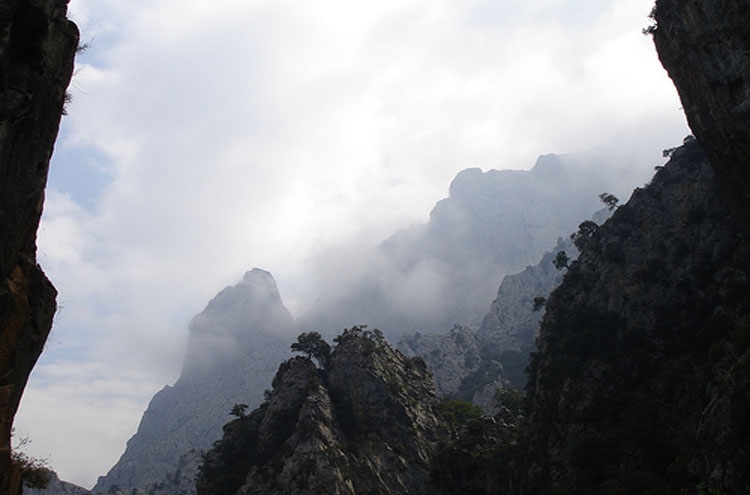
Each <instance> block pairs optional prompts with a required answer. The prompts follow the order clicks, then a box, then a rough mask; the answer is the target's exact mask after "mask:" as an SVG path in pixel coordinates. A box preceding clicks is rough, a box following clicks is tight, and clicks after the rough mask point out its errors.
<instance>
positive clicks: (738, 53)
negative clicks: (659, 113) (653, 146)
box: [651, 0, 750, 236]
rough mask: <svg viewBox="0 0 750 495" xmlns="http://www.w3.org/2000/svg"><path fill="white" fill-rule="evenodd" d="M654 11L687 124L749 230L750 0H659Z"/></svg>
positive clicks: (661, 50)
mask: <svg viewBox="0 0 750 495" xmlns="http://www.w3.org/2000/svg"><path fill="white" fill-rule="evenodd" d="M653 17H654V20H655V21H656V25H655V26H654V28H652V29H651V30H652V31H653V36H654V42H655V44H656V47H657V50H658V52H659V58H660V59H661V62H662V64H663V65H664V68H665V69H667V72H668V73H669V76H670V77H671V78H672V80H673V81H674V83H675V86H676V87H677V91H678V93H679V94H680V99H681V100H682V105H683V109H684V111H685V115H686V116H687V119H688V122H689V123H690V128H691V129H692V131H693V134H695V136H696V137H697V138H698V140H699V141H700V142H701V144H702V145H703V148H704V149H705V150H706V154H707V155H708V157H709V160H710V162H711V165H712V166H713V167H714V168H715V169H716V176H717V178H718V180H719V182H720V184H721V186H722V189H723V191H724V193H725V194H726V196H727V199H728V202H729V205H730V206H731V207H732V211H733V212H734V215H735V216H736V217H737V220H738V221H739V222H740V224H741V225H742V227H743V230H744V232H745V235H746V236H750V206H749V205H750V164H748V157H749V156H750V56H748V54H749V53H750V23H749V22H748V19H750V2H748V1H746V0H734V1H720V2H718V1H708V0H658V1H657V2H656V7H655V9H654V12H653Z"/></svg>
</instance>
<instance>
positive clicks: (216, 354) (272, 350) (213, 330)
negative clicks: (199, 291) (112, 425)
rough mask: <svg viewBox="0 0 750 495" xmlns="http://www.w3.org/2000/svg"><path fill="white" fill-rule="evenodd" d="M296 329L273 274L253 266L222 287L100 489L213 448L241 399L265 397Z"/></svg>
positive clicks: (135, 480)
mask: <svg viewBox="0 0 750 495" xmlns="http://www.w3.org/2000/svg"><path fill="white" fill-rule="evenodd" d="M295 335H296V334H295V330H294V321H293V320H292V317H291V316H290V314H289V312H288V311H287V310H286V308H284V306H283V304H282V303H281V298H280V296H279V292H278V290H277V288H276V283H275V281H274V280H273V277H272V276H271V274H270V273H268V272H266V271H264V270H259V269H257V268H256V269H253V270H251V271H249V272H247V273H245V276H244V277H243V279H242V280H241V281H240V282H239V283H238V284H237V285H234V286H232V287H227V288H226V289H224V290H222V291H221V292H219V294H217V295H216V297H214V298H213V299H212V300H211V301H210V302H209V303H208V305H207V306H206V308H205V309H204V310H203V311H202V312H201V313H200V314H199V315H197V316H196V317H195V318H194V319H193V321H192V323H191V324H190V340H189V344H188V350H187V354H186V356H185V364H184V365H183V368H182V373H181V374H180V378H179V379H178V380H177V382H176V383H175V384H174V385H173V386H166V387H164V388H163V389H162V390H161V391H160V392H159V393H157V394H156V395H155V396H154V397H153V399H151V403H150V404H149V407H148V409H147V410H146V412H145V413H144V414H143V419H142V420H141V423H140V426H139V427H138V432H137V433H136V434H135V435H134V436H133V437H132V438H131V439H130V440H129V441H128V445H127V448H126V450H125V453H124V454H123V455H122V457H121V458H120V460H119V461H118V463H117V464H116V465H115V466H114V467H113V468H112V469H111V470H110V471H109V473H107V476H106V477H102V478H100V479H99V481H98V482H97V484H96V486H95V487H94V491H97V492H104V491H107V490H109V489H110V488H111V487H112V486H119V487H128V488H135V487H139V488H140V487H144V486H146V485H148V484H149V483H151V482H154V481H159V480H161V479H162V478H163V477H164V476H165V475H166V474H167V473H168V472H169V471H171V470H174V469H175V468H176V466H177V464H178V460H179V458H180V456H181V455H182V454H184V453H186V452H188V451H189V450H200V449H205V448H208V447H209V446H210V445H211V442H213V441H214V440H216V439H217V438H218V436H219V435H220V433H221V427H222V426H223V425H224V424H225V423H226V422H227V421H228V420H229V419H230V418H231V416H229V412H230V410H231V408H232V406H233V405H234V404H237V403H248V404H252V405H253V406H254V405H257V404H259V403H260V401H261V400H262V398H263V390H265V389H266V388H268V387H269V384H270V380H271V378H272V377H273V374H274V373H275V372H276V369H277V367H278V363H279V362H280V361H282V360H284V359H286V358H287V357H288V356H289V342H290V341H292V340H293V339H294V336H295Z"/></svg>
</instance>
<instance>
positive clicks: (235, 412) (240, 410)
mask: <svg viewBox="0 0 750 495" xmlns="http://www.w3.org/2000/svg"><path fill="white" fill-rule="evenodd" d="M248 407H249V406H248V405H247V404H235V405H233V406H232V410H231V411H229V414H230V415H232V416H237V417H238V418H244V417H245V416H247V414H245V410H246V409H247V408H248Z"/></svg>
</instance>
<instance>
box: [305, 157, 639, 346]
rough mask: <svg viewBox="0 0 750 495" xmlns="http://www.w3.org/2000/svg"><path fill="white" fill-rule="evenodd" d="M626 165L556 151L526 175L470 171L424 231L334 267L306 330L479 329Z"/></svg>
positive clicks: (396, 334)
mask: <svg viewBox="0 0 750 495" xmlns="http://www.w3.org/2000/svg"><path fill="white" fill-rule="evenodd" d="M603 163H607V164H608V165H609V166H608V167H604V166H602V164H603ZM620 166H621V164H620V163H618V162H616V160H615V158H613V157H604V156H600V155H596V154H581V155H553V154H550V155H543V156H541V157H539V159H538V160H537V162H536V164H535V166H534V167H533V168H532V169H531V170H527V171H521V170H489V171H487V172H482V171H481V170H480V169H478V168H471V169H467V170H464V171H462V172H460V173H459V174H458V175H457V176H456V177H455V179H454V180H453V182H452V183H451V185H450V195H449V197H448V198H445V199H443V200H441V201H439V202H438V203H437V204H436V205H435V207H434V209H433V210H432V212H431V213H430V219H429V221H428V222H427V223H426V224H423V225H416V226H413V227H410V228H408V229H404V230H402V231H399V232H397V233H395V234H394V235H392V236H391V237H389V238H388V239H386V240H385V241H384V242H383V243H382V244H381V245H380V246H379V248H378V249H377V251H376V252H375V253H373V254H371V255H370V257H369V258H365V260H364V261H363V257H364V256H365V255H357V256H355V257H354V259H355V262H354V263H352V265H353V266H347V267H346V268H344V269H341V268H339V269H337V270H336V278H335V279H334V280H332V281H331V282H330V283H329V284H328V285H327V287H326V293H325V294H323V295H322V296H321V298H320V300H319V301H318V302H317V304H316V305H315V306H314V307H313V309H312V310H311V311H310V312H309V313H308V314H307V315H303V317H302V318H301V324H302V326H303V327H304V328H307V329H316V330H318V331H321V332H324V333H326V332H328V333H331V334H332V335H333V334H335V333H337V332H339V331H340V330H341V329H342V328H345V327H347V326H350V325H351V324H353V323H367V324H368V325H370V326H371V327H377V328H379V329H380V330H382V331H383V332H385V334H386V335H387V336H389V337H390V338H394V339H396V338H400V337H401V336H402V335H403V334H404V333H414V332H422V333H435V332H441V333H446V332H448V331H449V330H450V329H451V328H453V326H454V325H466V326H471V327H473V328H475V329H476V328H477V327H478V326H479V325H480V324H481V322H482V318H483V317H484V315H485V314H486V313H487V306H488V304H489V303H490V302H491V301H492V298H493V295H494V294H495V292H496V291H497V286H498V284H499V283H500V281H501V280H502V279H503V277H504V276H505V275H507V274H511V273H516V272H518V271H520V270H522V269H523V268H524V267H526V266H528V265H532V264H536V263H537V262H538V261H539V259H540V258H541V257H542V255H543V254H544V253H545V252H546V250H547V249H549V247H550V243H551V242H554V239H557V238H558V237H560V236H564V237H566V238H567V236H568V235H569V234H570V233H571V232H573V231H574V230H575V229H576V228H577V227H578V224H579V222H580V221H581V220H582V219H584V218H588V217H590V216H591V214H592V213H593V212H594V211H596V210H597V209H598V208H600V207H601V203H600V202H599V199H598V195H599V194H600V193H601V192H603V191H612V189H611V188H612V187H613V183H615V180H614V179H613V177H612V175H613V174H612V172H611V170H612V169H618V168H620ZM630 180H632V178H631V179H630ZM621 183H627V181H621ZM615 184H616V183H615ZM619 185H620V186H621V184H619ZM614 192H618V191H614ZM348 273H351V274H354V275H353V276H352V277H347V274H348Z"/></svg>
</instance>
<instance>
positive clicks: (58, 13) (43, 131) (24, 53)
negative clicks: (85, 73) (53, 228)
mask: <svg viewBox="0 0 750 495" xmlns="http://www.w3.org/2000/svg"><path fill="white" fill-rule="evenodd" d="M66 4H67V2H60V1H56V0H55V1H53V0H34V1H33V2H32V1H30V0H18V1H14V2H3V3H2V5H0V33H2V35H1V36H0V177H2V180H0V198H2V199H0V493H17V492H19V490H20V486H19V484H20V482H21V474H20V472H19V469H18V466H14V465H12V463H11V447H10V436H11V428H12V423H13V418H14V416H15V414H16V411H17V410H18V404H19V402H20V400H21V394H22V392H23V389H24V387H25V386H26V381H27V380H28V377H29V373H31V369H32V367H33V366H34V364H35V363H36V360H37V359H38V357H39V354H40V353H41V352H42V347H43V346H44V342H45V341H46V340H47V335H49V331H50V328H51V326H52V316H53V315H54V313H55V309H56V304H55V298H56V296H57V291H56V290H55V288H54V287H53V286H52V283H51V282H50V281H49V280H48V279H47V277H46V275H45V274H44V272H43V271H42V269H41V268H40V267H39V265H38V264H37V261H36V231H37V227H38V226H39V219H40V217H41V214H42V204H43V203H44V188H45V185H46V183H47V171H48V170H49V161H50V157H51V156H52V149H53V146H54V142H55V139H56V137H57V131H58V128H59V125H60V118H61V116H62V114H63V111H64V109H63V105H64V103H65V95H66V92H65V89H66V88H67V86H68V83H69V82H70V78H71V76H72V74H73V58H74V56H75V51H76V48H77V46H78V28H77V27H76V25H75V24H73V23H72V22H71V21H69V20H68V19H67V18H66V14H67V5H66Z"/></svg>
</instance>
